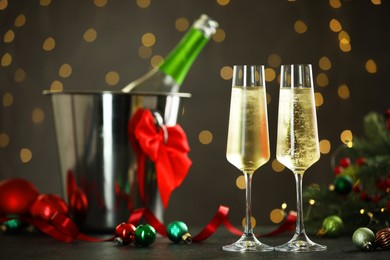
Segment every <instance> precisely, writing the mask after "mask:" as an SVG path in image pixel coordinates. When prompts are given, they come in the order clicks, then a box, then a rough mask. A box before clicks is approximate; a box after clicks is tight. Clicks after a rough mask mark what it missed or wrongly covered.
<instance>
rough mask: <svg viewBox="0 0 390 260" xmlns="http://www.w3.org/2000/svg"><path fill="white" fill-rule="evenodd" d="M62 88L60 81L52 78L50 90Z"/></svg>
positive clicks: (59, 90) (55, 90) (57, 90)
mask: <svg viewBox="0 0 390 260" xmlns="http://www.w3.org/2000/svg"><path fill="white" fill-rule="evenodd" d="M63 89H64V86H63V84H62V82H61V81H58V80H53V82H52V83H51V85H50V91H52V92H62V91H63Z"/></svg>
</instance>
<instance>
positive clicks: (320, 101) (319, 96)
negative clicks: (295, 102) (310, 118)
mask: <svg viewBox="0 0 390 260" xmlns="http://www.w3.org/2000/svg"><path fill="white" fill-rule="evenodd" d="M314 100H315V103H316V107H320V106H322V105H323V104H324V97H323V96H322V94H321V93H320V92H316V93H314Z"/></svg>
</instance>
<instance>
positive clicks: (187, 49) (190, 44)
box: [160, 28, 209, 85]
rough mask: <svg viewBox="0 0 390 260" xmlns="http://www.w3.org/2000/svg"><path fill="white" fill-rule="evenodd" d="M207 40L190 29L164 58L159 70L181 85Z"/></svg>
mask: <svg viewBox="0 0 390 260" xmlns="http://www.w3.org/2000/svg"><path fill="white" fill-rule="evenodd" d="M208 40H209V38H208V37H205V35H204V34H203V33H202V32H201V31H199V30H197V29H196V28H191V29H190V30H189V31H188V32H187V33H186V34H185V36H184V37H183V39H182V40H181V41H180V42H179V44H178V45H177V46H176V47H175V48H174V49H173V50H172V51H171V52H170V53H169V54H168V56H167V57H166V58H165V61H164V62H163V64H161V65H160V70H161V71H162V72H164V73H165V74H167V75H169V76H171V77H172V78H173V79H174V80H175V81H176V83H177V84H179V85H181V84H182V83H183V81H184V79H185V77H186V75H187V73H188V70H189V69H190V67H191V65H192V63H193V62H194V61H195V59H196V58H197V56H198V55H199V53H200V52H201V50H202V49H203V47H204V46H205V45H206V43H207V42H208Z"/></svg>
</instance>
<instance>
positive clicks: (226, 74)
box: [219, 66, 233, 80]
mask: <svg viewBox="0 0 390 260" xmlns="http://www.w3.org/2000/svg"><path fill="white" fill-rule="evenodd" d="M219 75H220V76H221V78H223V79H224V80H231V79H232V77H233V69H232V67H230V66H223V67H222V68H221V70H220V71H219Z"/></svg>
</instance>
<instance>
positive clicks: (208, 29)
mask: <svg viewBox="0 0 390 260" xmlns="http://www.w3.org/2000/svg"><path fill="white" fill-rule="evenodd" d="M218 26H219V25H218V23H217V21H215V20H214V19H212V18H210V17H209V16H208V15H206V14H202V15H201V16H200V18H199V19H198V20H196V21H195V22H194V25H193V27H194V28H195V29H198V30H200V31H201V32H202V33H203V34H204V36H205V37H206V38H210V37H211V35H213V34H214V33H215V32H216V30H217V28H218Z"/></svg>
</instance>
